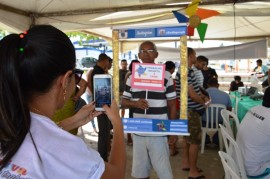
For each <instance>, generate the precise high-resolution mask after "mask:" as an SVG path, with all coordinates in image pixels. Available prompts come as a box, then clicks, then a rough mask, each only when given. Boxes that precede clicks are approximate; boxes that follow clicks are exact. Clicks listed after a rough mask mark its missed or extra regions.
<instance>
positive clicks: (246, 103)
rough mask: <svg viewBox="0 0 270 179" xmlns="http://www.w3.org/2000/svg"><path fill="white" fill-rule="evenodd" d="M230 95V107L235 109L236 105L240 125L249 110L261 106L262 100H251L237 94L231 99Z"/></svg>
mask: <svg viewBox="0 0 270 179" xmlns="http://www.w3.org/2000/svg"><path fill="white" fill-rule="evenodd" d="M230 95H231V102H232V107H234V108H235V107H236V103H237V117H238V119H239V122H240V123H241V121H242V120H243V118H244V117H245V115H246V113H247V112H248V110H249V109H250V108H252V107H254V106H258V105H262V100H253V99H251V98H250V97H249V96H240V95H239V93H234V95H235V97H232V94H230ZM236 99H237V100H236ZM236 101H237V102H236Z"/></svg>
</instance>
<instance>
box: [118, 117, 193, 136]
mask: <svg viewBox="0 0 270 179" xmlns="http://www.w3.org/2000/svg"><path fill="white" fill-rule="evenodd" d="M122 120H123V126H124V132H125V133H138V134H139V133H144V134H164V135H189V133H188V130H187V123H188V121H187V120H167V119H166V120H162V119H144V118H123V119H122Z"/></svg>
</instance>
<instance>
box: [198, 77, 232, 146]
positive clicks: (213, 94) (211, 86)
mask: <svg viewBox="0 0 270 179" xmlns="http://www.w3.org/2000/svg"><path fill="white" fill-rule="evenodd" d="M207 86H208V88H207V89H206V91H207V92H208V94H209V96H210V99H211V104H223V105H225V106H226V107H227V110H229V111H231V110H232V104H231V99H230V96H229V95H228V94H227V93H226V92H224V91H221V90H219V89H218V87H219V84H218V80H217V78H210V79H209V80H208V82H207ZM206 110H207V109H206ZM218 121H219V123H220V124H222V123H223V118H222V117H221V114H219V116H218ZM202 126H203V127H205V126H206V114H204V115H203V116H202ZM205 141H206V143H209V142H210V139H209V136H208V137H206V140H205ZM213 143H215V144H217V145H218V144H219V141H218V133H215V134H214V136H213Z"/></svg>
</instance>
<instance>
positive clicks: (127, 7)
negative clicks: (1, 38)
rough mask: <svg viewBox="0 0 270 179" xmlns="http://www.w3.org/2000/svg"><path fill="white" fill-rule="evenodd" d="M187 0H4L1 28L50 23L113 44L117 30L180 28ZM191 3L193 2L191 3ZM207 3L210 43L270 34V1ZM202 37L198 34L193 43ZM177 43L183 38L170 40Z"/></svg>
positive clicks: (218, 0)
mask: <svg viewBox="0 0 270 179" xmlns="http://www.w3.org/2000/svg"><path fill="white" fill-rule="evenodd" d="M181 2H182V3H183V2H186V1H184V0H166V1H164V0H129V1H126V0H117V1H115V0H99V1H94V0H88V1H85V0H76V1H74V0H61V1H57V0H42V1H41V0H24V1H10V0H1V2H0V28H1V29H7V30H8V31H12V32H21V31H24V30H26V29H28V28H29V27H30V26H31V25H34V24H51V25H53V26H55V27H57V28H59V29H61V30H63V31H75V30H76V31H84V32H87V33H91V34H94V35H98V36H100V37H103V38H104V39H106V40H111V34H112V32H111V31H112V29H113V28H115V27H117V26H126V27H129V26H130V27H136V26H143V25H153V26H158V25H160V24H168V25H169V24H177V23H178V22H177V20H176V19H175V17H174V16H173V14H172V11H173V10H174V11H175V10H178V12H180V13H182V14H185V11H184V9H185V8H186V7H187V4H178V5H168V4H169V3H181ZM189 2H190V1H189ZM233 2H234V0H207V1H203V2H202V3H201V4H200V5H199V7H200V8H204V9H210V10H217V11H219V12H220V13H221V14H220V15H219V16H215V17H211V18H208V19H204V20H203V22H204V23H207V24H208V30H207V32H206V37H205V39H206V40H209V39H219V40H227V39H228V40H233V39H238V40H241V39H251V38H256V39H258V38H265V37H268V36H269V34H270V28H267V27H270V2H269V1H250V0H247V1H244V0H237V1H236V3H235V5H234V4H233ZM193 39H194V40H196V39H199V36H198V34H197V32H195V35H194V36H193V37H190V40H193ZM170 40H179V38H178V39H177V38H175V39H170Z"/></svg>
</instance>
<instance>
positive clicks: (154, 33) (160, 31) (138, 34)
mask: <svg viewBox="0 0 270 179" xmlns="http://www.w3.org/2000/svg"><path fill="white" fill-rule="evenodd" d="M186 33H187V27H186V26H172V27H157V28H140V29H121V30H119V39H129V38H153V37H181V36H183V35H186Z"/></svg>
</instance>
